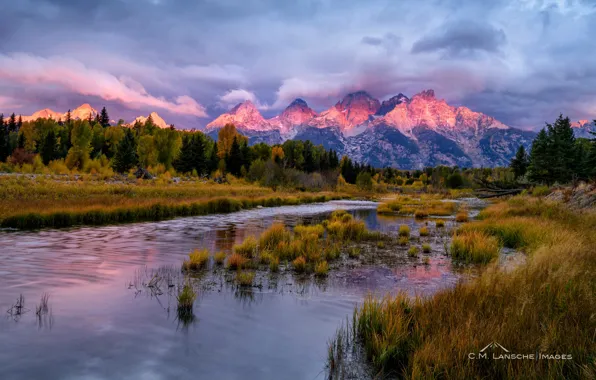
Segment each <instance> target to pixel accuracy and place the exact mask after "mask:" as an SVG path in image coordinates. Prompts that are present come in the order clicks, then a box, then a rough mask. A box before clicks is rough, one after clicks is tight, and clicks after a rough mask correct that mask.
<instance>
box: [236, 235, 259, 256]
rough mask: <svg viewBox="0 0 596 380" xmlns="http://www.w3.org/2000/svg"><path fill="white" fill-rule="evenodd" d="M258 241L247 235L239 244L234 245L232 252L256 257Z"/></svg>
mask: <svg viewBox="0 0 596 380" xmlns="http://www.w3.org/2000/svg"><path fill="white" fill-rule="evenodd" d="M258 244H259V241H258V240H257V238H256V237H254V236H248V237H247V238H245V239H244V241H243V242H242V243H241V244H237V245H235V246H234V252H235V253H237V254H239V255H242V256H245V257H249V258H252V257H256V256H257V248H258V247H257V246H258Z"/></svg>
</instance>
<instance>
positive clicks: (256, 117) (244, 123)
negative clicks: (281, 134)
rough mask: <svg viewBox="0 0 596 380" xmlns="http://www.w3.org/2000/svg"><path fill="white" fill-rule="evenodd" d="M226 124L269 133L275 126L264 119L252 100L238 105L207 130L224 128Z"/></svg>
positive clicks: (213, 122)
mask: <svg viewBox="0 0 596 380" xmlns="http://www.w3.org/2000/svg"><path fill="white" fill-rule="evenodd" d="M226 124H234V125H235V126H236V127H237V128H239V129H245V130H253V131H267V130H271V129H273V126H272V125H271V124H270V123H269V122H268V121H267V120H265V118H263V115H261V113H260V112H259V110H257V107H255V105H254V104H253V102H251V101H250V100H246V101H244V102H242V103H239V104H237V105H236V106H235V107H234V108H232V109H231V110H230V111H229V112H226V113H223V114H221V115H220V116H219V117H217V118H216V119H215V120H213V121H212V122H211V123H209V124H207V130H213V129H218V128H222V127H224V126H225V125H226Z"/></svg>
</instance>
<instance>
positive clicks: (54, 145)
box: [40, 129, 58, 165]
mask: <svg viewBox="0 0 596 380" xmlns="http://www.w3.org/2000/svg"><path fill="white" fill-rule="evenodd" d="M40 156H41V159H42V161H43V163H44V165H47V164H49V163H50V161H52V160H55V159H56V158H57V156H58V140H57V138H56V134H55V133H54V130H53V129H50V131H49V132H48V133H47V135H46V136H45V139H44V140H43V143H42V145H41V149H40Z"/></svg>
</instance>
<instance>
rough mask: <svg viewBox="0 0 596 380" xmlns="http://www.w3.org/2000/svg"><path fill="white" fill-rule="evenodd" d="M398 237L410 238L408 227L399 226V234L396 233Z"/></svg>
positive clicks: (404, 225)
mask: <svg viewBox="0 0 596 380" xmlns="http://www.w3.org/2000/svg"><path fill="white" fill-rule="evenodd" d="M398 235H399V236H405V237H410V227H409V226H408V225H406V224H402V225H401V226H399V232H398Z"/></svg>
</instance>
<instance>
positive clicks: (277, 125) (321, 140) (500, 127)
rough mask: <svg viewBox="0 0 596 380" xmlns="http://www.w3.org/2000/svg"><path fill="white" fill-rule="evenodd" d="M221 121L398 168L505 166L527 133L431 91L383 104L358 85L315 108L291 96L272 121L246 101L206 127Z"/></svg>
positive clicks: (265, 137)
mask: <svg viewBox="0 0 596 380" xmlns="http://www.w3.org/2000/svg"><path fill="white" fill-rule="evenodd" d="M227 123H233V124H234V125H236V127H237V128H238V129H239V130H240V131H241V132H242V133H243V134H245V135H247V136H248V137H249V141H250V142H251V143H256V142H260V141H265V142H268V143H279V142H282V141H284V140H286V139H290V138H292V139H299V140H311V141H312V142H313V143H315V144H322V145H324V146H325V147H326V148H331V149H334V150H337V151H338V152H339V153H340V154H347V155H348V156H350V157H351V158H353V159H355V160H357V161H359V162H364V163H370V164H372V165H375V166H378V167H383V166H394V167H399V168H422V167H424V166H433V165H459V166H466V167H469V166H475V167H480V166H498V165H506V164H508V163H509V161H510V159H511V158H512V157H513V155H514V154H515V151H516V150H517V148H518V147H519V145H520V144H523V145H525V146H526V148H529V147H530V145H531V142H532V140H533V139H534V136H535V133H534V132H528V131H522V130H519V129H515V128H510V127H508V126H506V125H504V124H503V123H501V122H499V121H498V120H495V119H494V118H492V117H490V116H487V115H484V114H482V113H479V112H474V111H472V110H470V109H469V108H466V107H453V106H451V105H449V104H447V103H446V102H445V101H444V100H442V99H438V98H437V97H436V96H435V93H434V91H433V90H426V91H423V92H421V93H419V94H416V95H414V96H413V97H412V98H411V99H410V98H408V97H407V96H405V95H403V94H398V95H396V96H394V97H392V98H390V99H388V100H385V101H383V102H380V101H379V100H377V99H375V98H373V97H372V96H371V95H370V94H368V93H367V92H365V91H358V92H355V93H351V94H348V95H346V96H345V97H344V98H343V99H342V100H341V101H339V102H337V103H336V104H335V105H334V106H333V107H331V108H329V109H328V110H325V111H323V112H321V113H319V114H317V113H316V112H314V111H313V110H312V109H311V108H309V107H308V105H307V103H306V102H305V101H304V100H302V99H296V100H295V101H293V102H292V103H291V104H290V105H289V106H288V107H287V108H286V109H285V110H284V111H283V112H282V113H281V114H280V115H278V116H276V117H274V118H272V119H265V118H264V117H263V116H262V115H261V114H260V112H259V111H258V110H257V109H256V107H255V106H254V104H252V103H251V102H248V101H247V102H244V103H241V104H239V105H237V106H236V107H234V108H233V109H232V110H231V111H229V112H227V113H224V114H223V115H221V116H219V117H218V118H217V119H215V120H214V121H213V122H211V123H209V124H208V125H207V129H206V131H207V133H209V134H210V135H211V136H212V137H216V136H217V131H218V130H219V129H220V128H221V127H223V126H224V125H225V124H227Z"/></svg>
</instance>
